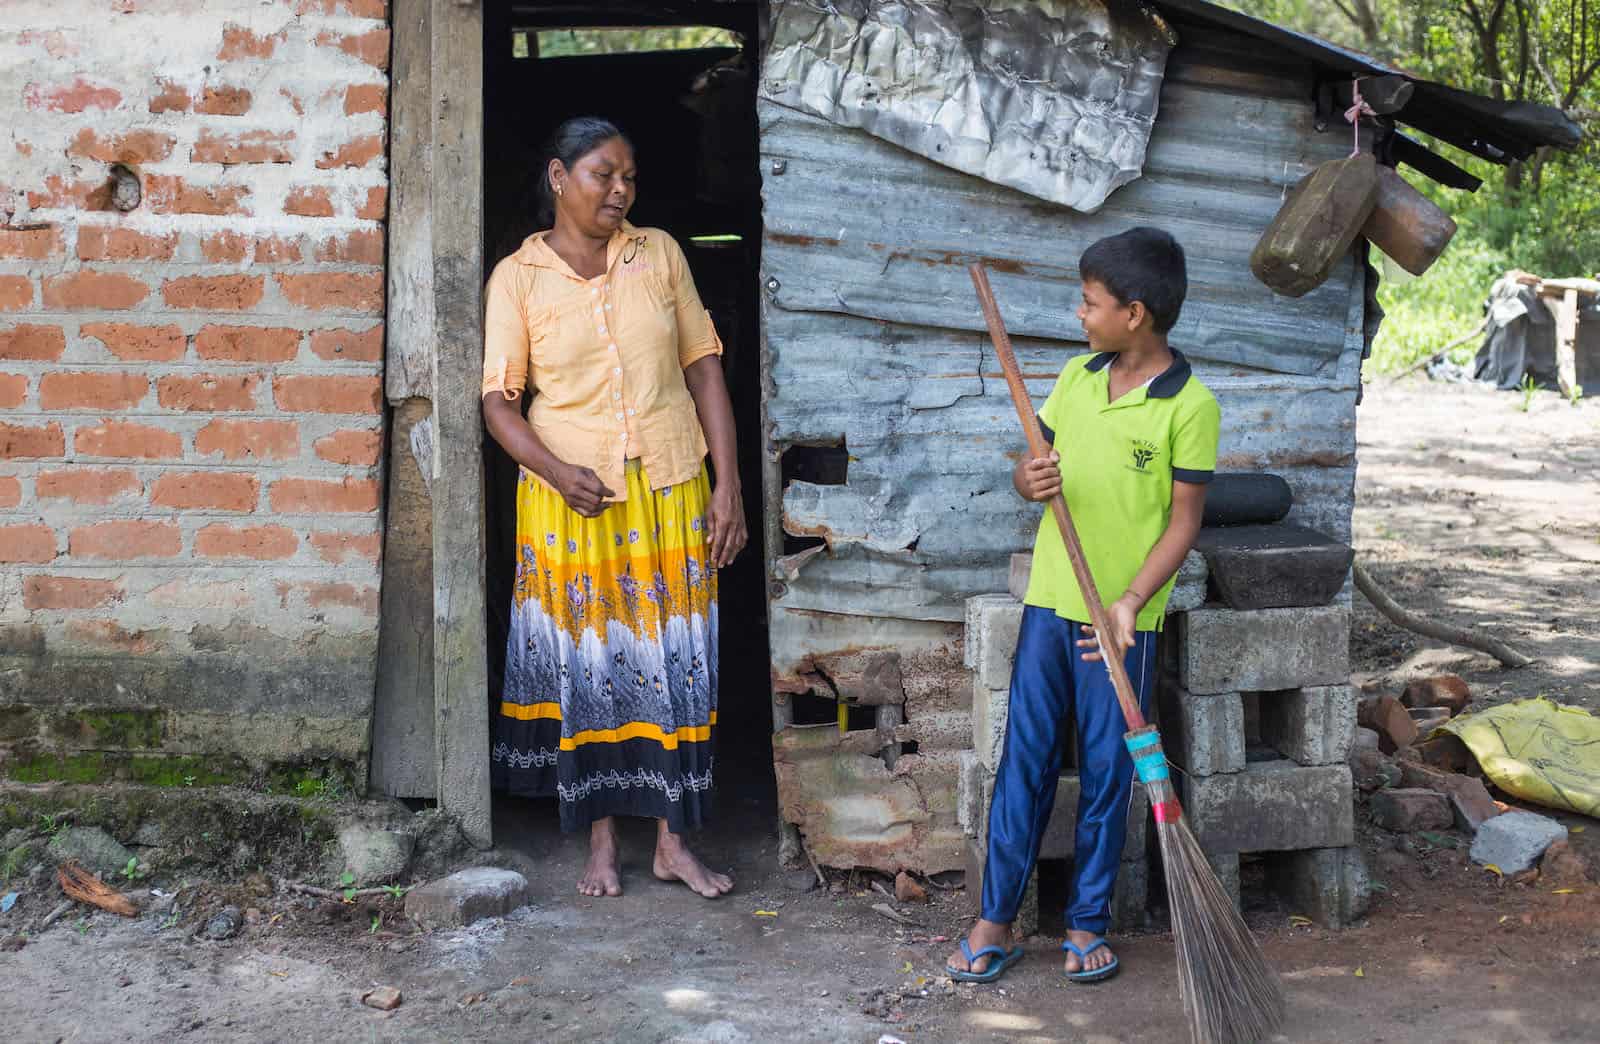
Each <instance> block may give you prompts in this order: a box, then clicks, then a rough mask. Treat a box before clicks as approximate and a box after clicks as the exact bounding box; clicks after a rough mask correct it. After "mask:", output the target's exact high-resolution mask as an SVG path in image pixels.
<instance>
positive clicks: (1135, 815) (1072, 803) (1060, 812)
mask: <svg viewBox="0 0 1600 1044" xmlns="http://www.w3.org/2000/svg"><path fill="white" fill-rule="evenodd" d="M1081 791H1082V787H1081V785H1080V784H1079V782H1078V777H1077V776H1076V775H1064V776H1062V777H1061V778H1060V779H1059V780H1057V781H1056V803H1055V807H1054V808H1053V809H1051V812H1050V821H1049V823H1047V824H1046V825H1045V828H1044V837H1043V839H1041V841H1040V843H1039V858H1040V859H1070V858H1072V853H1073V850H1074V848H1075V847H1076V841H1075V837H1076V833H1077V829H1078V795H1079V794H1080V793H1081ZM985 819H986V820H987V807H986V808H985ZM1149 820H1150V796H1149V794H1148V793H1147V792H1146V791H1145V788H1144V784H1143V783H1135V784H1134V785H1133V796H1132V797H1131V798H1130V799H1129V801H1128V819H1127V824H1128V833H1127V839H1126V840H1125V841H1124V842H1123V845H1122V858H1123V859H1124V860H1135V859H1143V858H1144V857H1145V838H1146V836H1147V834H1148V831H1149Z"/></svg>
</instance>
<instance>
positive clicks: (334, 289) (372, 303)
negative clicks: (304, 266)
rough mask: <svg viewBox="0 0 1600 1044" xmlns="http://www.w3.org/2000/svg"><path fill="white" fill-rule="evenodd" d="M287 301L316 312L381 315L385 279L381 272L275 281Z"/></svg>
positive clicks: (326, 275) (332, 274)
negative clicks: (371, 313) (374, 313)
mask: <svg viewBox="0 0 1600 1044" xmlns="http://www.w3.org/2000/svg"><path fill="white" fill-rule="evenodd" d="M276 278H277V280H278V289H279V290H281V291H282V292H283V296H284V299H285V300H287V301H288V302H289V303H290V304H292V305H294V306H296V307H298V308H310V309H314V310H316V311H341V312H378V311H382V310H383V275H382V273H379V272H370V273H369V272H326V273H319V274H317V275H289V274H286V273H285V274H281V275H279V276H277V277H276Z"/></svg>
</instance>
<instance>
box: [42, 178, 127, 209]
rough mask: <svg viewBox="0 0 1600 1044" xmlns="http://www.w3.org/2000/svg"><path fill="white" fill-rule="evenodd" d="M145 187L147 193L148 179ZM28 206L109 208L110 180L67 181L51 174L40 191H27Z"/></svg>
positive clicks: (43, 207) (45, 207) (44, 207)
mask: <svg viewBox="0 0 1600 1044" xmlns="http://www.w3.org/2000/svg"><path fill="white" fill-rule="evenodd" d="M145 187H146V191H147V193H148V189H149V182H148V181H147V182H146V186H145ZM28 206H30V207H33V208H34V209H35V210H110V209H112V207H111V181H110V179H109V178H103V179H101V180H99V181H68V180H67V179H66V178H63V177H62V176H61V175H59V174H51V175H50V176H49V177H47V178H45V179H44V189H43V190H42V191H38V190H30V191H29V192H28Z"/></svg>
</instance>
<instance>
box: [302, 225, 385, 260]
mask: <svg viewBox="0 0 1600 1044" xmlns="http://www.w3.org/2000/svg"><path fill="white" fill-rule="evenodd" d="M317 260H318V261H345V262H349V263H351V264H357V265H381V264H383V229H381V228H365V229H358V230H357V231H355V232H352V233H350V234H349V235H347V236H345V237H344V238H343V239H341V238H339V237H337V236H329V237H328V238H327V239H324V240H323V241H322V242H321V243H319V244H317Z"/></svg>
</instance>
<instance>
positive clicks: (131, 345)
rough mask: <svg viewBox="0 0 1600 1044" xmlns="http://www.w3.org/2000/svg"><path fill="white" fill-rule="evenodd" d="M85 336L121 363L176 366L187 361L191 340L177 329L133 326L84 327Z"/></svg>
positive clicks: (100, 324)
mask: <svg viewBox="0 0 1600 1044" xmlns="http://www.w3.org/2000/svg"><path fill="white" fill-rule="evenodd" d="M82 330H83V335H84V336H85V337H92V338H94V339H95V340H97V341H99V342H100V343H101V344H103V345H105V346H106V351H108V352H110V353H111V354H112V355H114V356H116V357H117V358H118V359H127V360H133V361H137V362H172V361H173V360H174V359H181V358H183V355H184V352H185V351H186V350H187V349H188V340H187V338H185V337H184V334H183V331H182V330H181V329H179V328H178V327H176V326H135V325H133V324H132V323H84V324H83V327H82Z"/></svg>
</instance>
